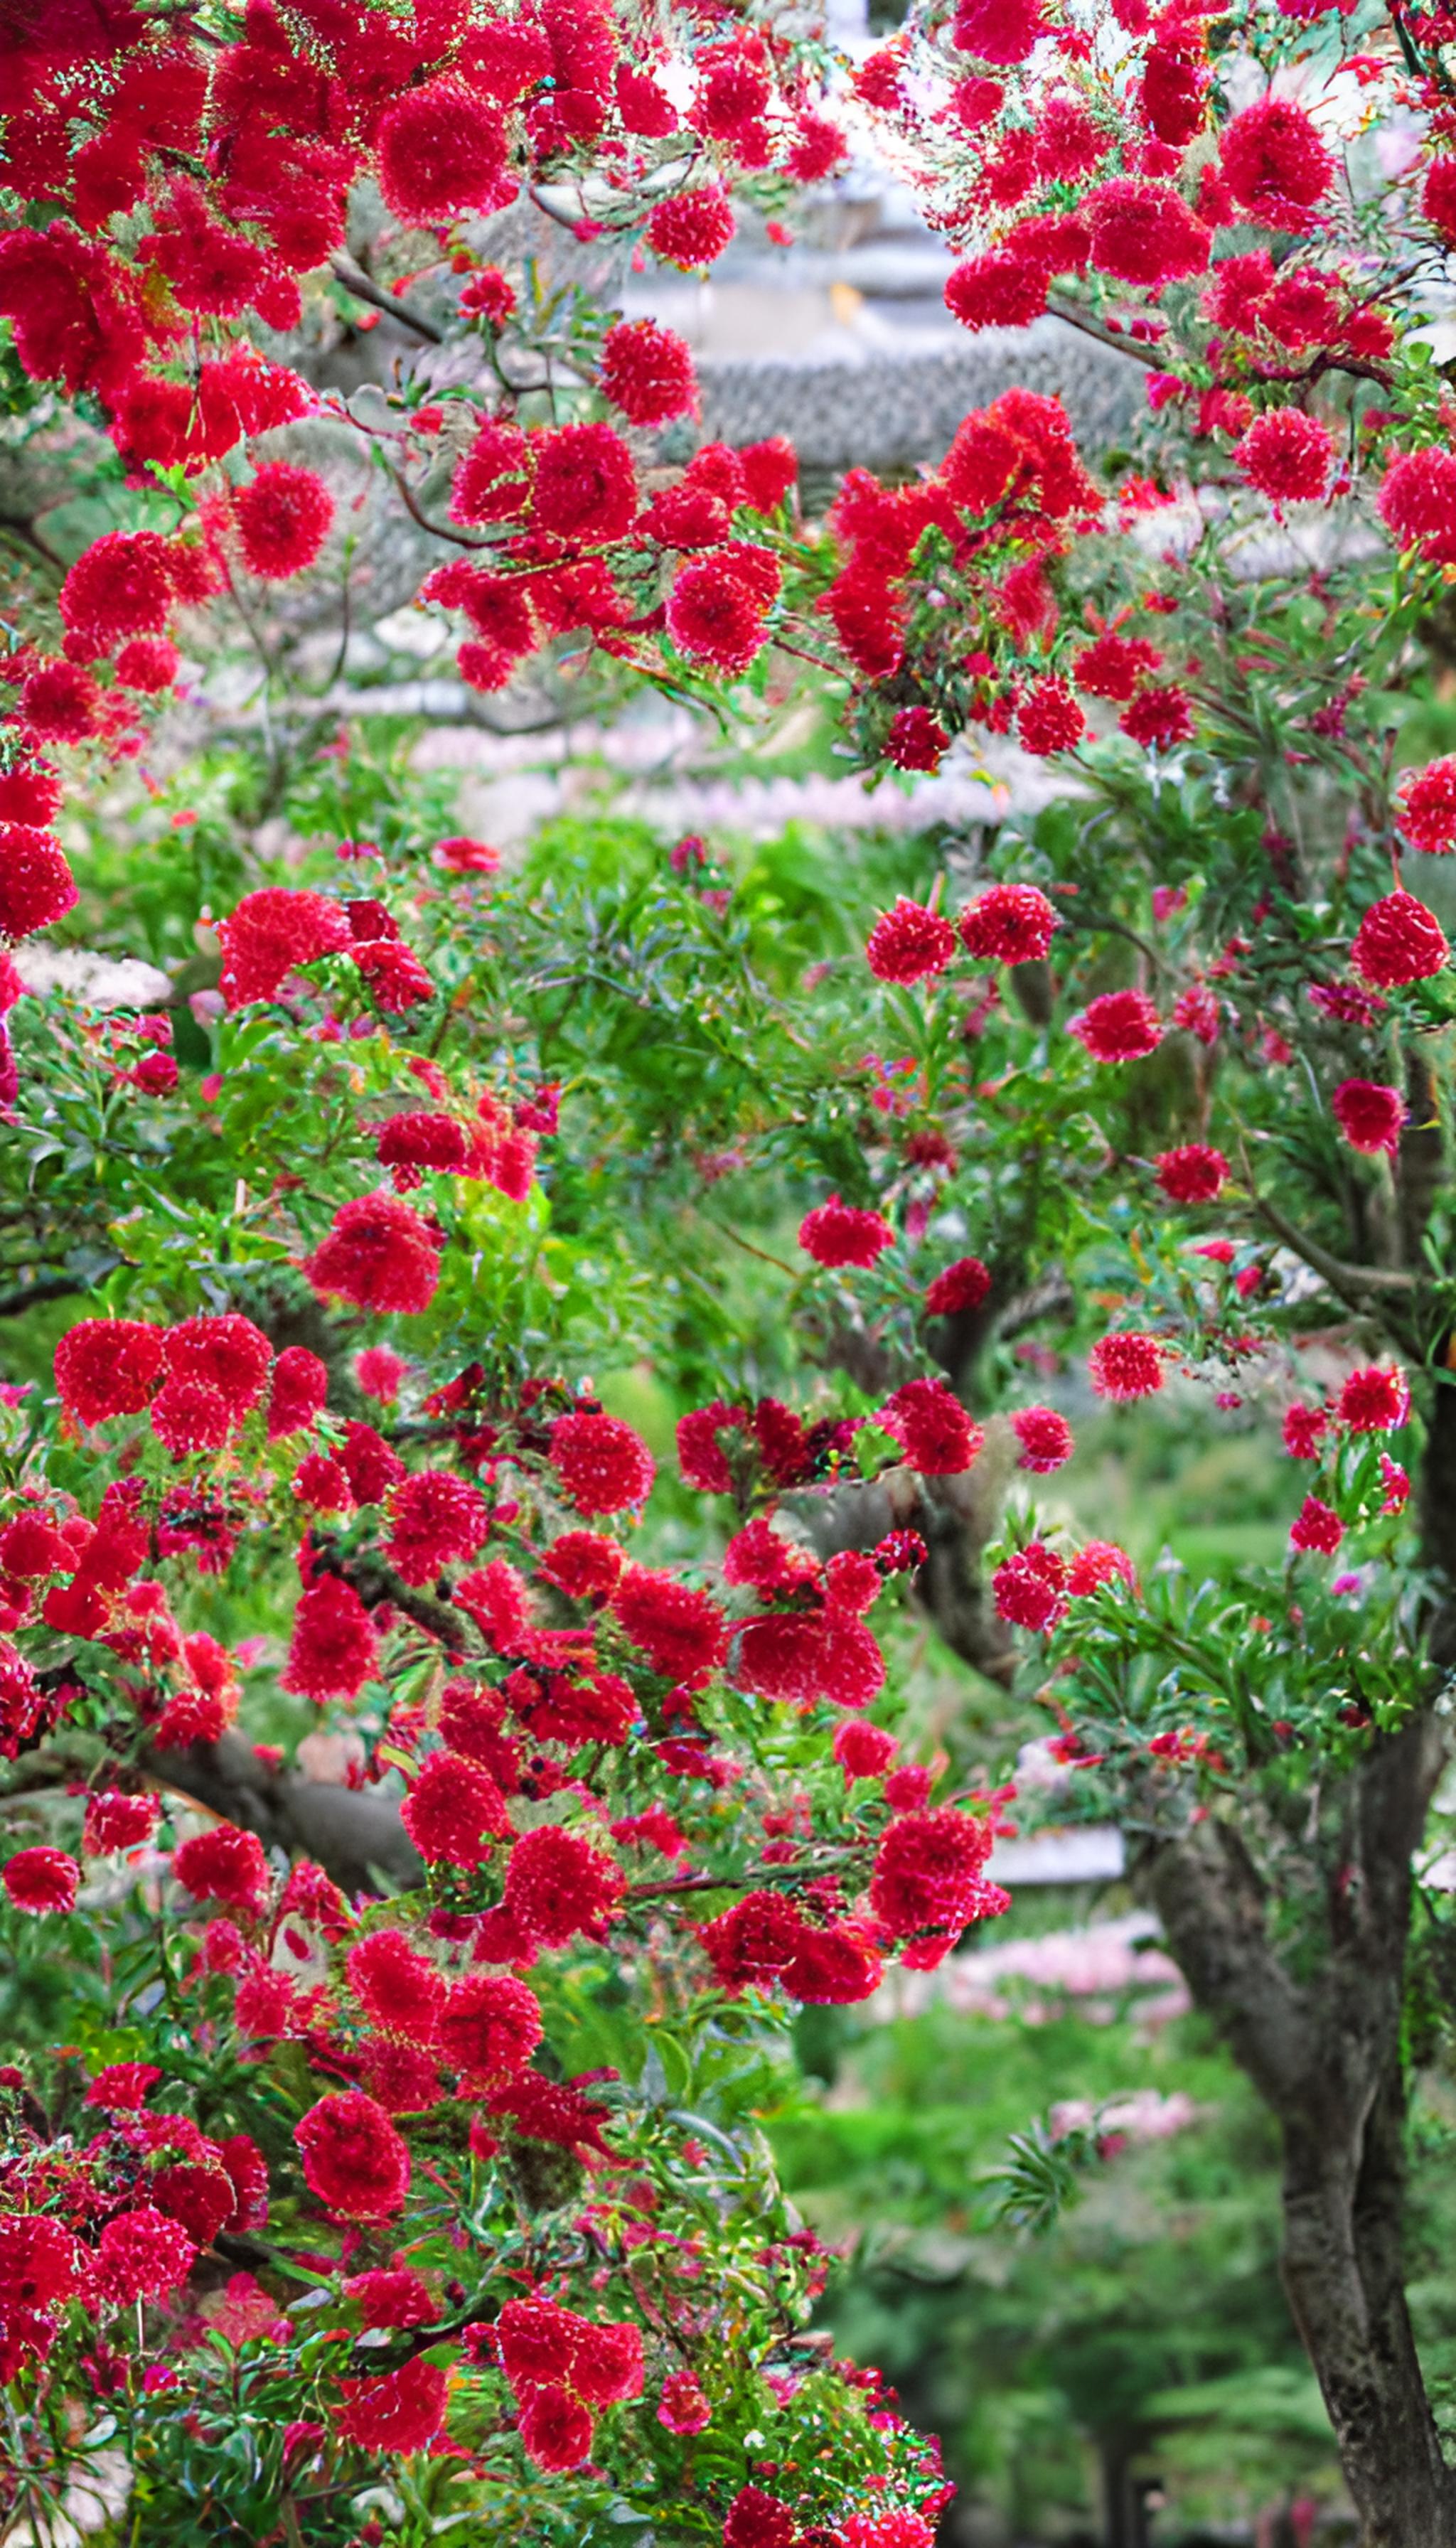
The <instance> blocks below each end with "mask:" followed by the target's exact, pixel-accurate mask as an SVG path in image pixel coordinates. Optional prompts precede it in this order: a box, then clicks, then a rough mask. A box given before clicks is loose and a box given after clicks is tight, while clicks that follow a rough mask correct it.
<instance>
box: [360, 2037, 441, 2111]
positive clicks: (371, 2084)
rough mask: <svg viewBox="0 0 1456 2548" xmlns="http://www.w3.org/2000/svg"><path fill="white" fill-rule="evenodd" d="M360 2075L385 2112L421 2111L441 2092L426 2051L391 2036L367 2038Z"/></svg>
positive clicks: (437, 2098)
mask: <svg viewBox="0 0 1456 2548" xmlns="http://www.w3.org/2000/svg"><path fill="white" fill-rule="evenodd" d="M364 2077H365V2081H366V2083H367V2085H368V2089H369V2093H370V2095H371V2096H372V2097H373V2098H375V2099H376V2101H377V2102H378V2103H379V2104H380V2105H381V2106H383V2108H384V2110H385V2113H386V2114H388V2115H415V2114H423V2113H424V2112H426V2111H427V2109H428V2108H429V2107H431V2106H438V2105H439V2104H440V2103H441V2101H442V2099H443V2097H444V2094H445V2089H444V2083H443V2081H442V2080H441V2077H440V2074H439V2071H438V2069H437V2068H436V2066H435V2063H434V2062H433V2060H432V2059H431V2057H430V2055H429V2054H428V2052H425V2051H422V2050H421V2048H420V2047H419V2046H418V2045H417V2044H402V2043H400V2042H398V2041H397V2040H396V2039H395V2038H393V2037H388V2036H374V2037H372V2038H371V2040H370V2042H369V2044H368V2045H367V2046H366V2047H365V2060H364Z"/></svg>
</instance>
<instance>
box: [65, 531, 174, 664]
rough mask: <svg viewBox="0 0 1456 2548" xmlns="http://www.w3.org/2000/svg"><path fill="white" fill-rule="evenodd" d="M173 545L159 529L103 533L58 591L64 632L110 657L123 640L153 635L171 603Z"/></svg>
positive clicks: (83, 554) (76, 563) (80, 557)
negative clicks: (82, 640)
mask: <svg viewBox="0 0 1456 2548" xmlns="http://www.w3.org/2000/svg"><path fill="white" fill-rule="evenodd" d="M171 562H172V543H171V541H170V540H167V539H163V537H162V535H161V533H160V532H159V531H108V532H106V534H105V535H104V537H102V538H101V539H99V540H93V541H92V543H91V546H90V547H89V548H88V549H83V550H82V552H81V554H80V556H79V557H78V558H77V560H76V562H75V565H74V566H73V567H72V568H71V569H70V572H69V573H68V575H67V576H66V579H65V582H64V584H63V585H62V586H61V588H60V595H59V609H60V615H61V618H62V619H63V620H64V621H65V624H66V627H67V629H68V630H72V631H74V632H76V633H77V634H78V635H80V636H82V637H84V639H85V640H86V641H87V643H88V646H89V649H90V651H91V652H92V653H93V654H97V655H112V654H115V652H116V649H117V647H118V646H119V645H120V644H121V642H122V639H123V638H124V637H149V636H154V635H155V634H156V633H157V631H158V630H159V629H163V628H165V626H166V624H167V621H168V619H169V618H170V616H171V613H172V611H173V609H174V607H175V605H176V600H177V593H176V588H175V587H174V585H173V582H172V576H171Z"/></svg>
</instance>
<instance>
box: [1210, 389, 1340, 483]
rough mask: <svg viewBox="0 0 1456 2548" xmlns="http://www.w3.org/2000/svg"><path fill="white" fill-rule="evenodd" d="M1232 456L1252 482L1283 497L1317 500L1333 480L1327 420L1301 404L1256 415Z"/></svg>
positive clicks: (1331, 445) (1332, 454) (1272, 409)
mask: <svg viewBox="0 0 1456 2548" xmlns="http://www.w3.org/2000/svg"><path fill="white" fill-rule="evenodd" d="M1233 457H1234V459H1235V460H1236V462H1237V463H1238V467H1239V470H1240V472H1241V474H1242V475H1243V477H1244V478H1246V479H1247V481H1248V484H1249V485H1250V487H1253V488H1256V489H1257V491H1258V493H1259V494H1260V495H1261V496H1268V497H1269V498H1270V499H1271V500H1272V501H1273V502H1275V503H1276V504H1278V503H1317V502H1319V500H1320V498H1321V497H1322V496H1323V495H1324V493H1325V491H1326V489H1327V487H1328V485H1329V472H1330V469H1331V466H1332V465H1333V461H1334V442H1333V439H1332V437H1331V435H1330V432H1329V428H1328V426H1327V425H1323V424H1321V423H1320V422H1319V417H1318V416H1314V415H1306V414H1305V413H1304V411H1303V409H1300V408H1297V407H1281V408H1271V409H1269V410H1268V411H1267V412H1266V413H1265V414H1263V415H1258V416H1255V418H1254V420H1253V423H1252V424H1251V425H1250V426H1249V429H1248V431H1247V433H1246V434H1245V435H1244V437H1243V440H1242V441H1241V442H1240V443H1238V444H1237V446H1236V447H1235V449H1234V453H1233Z"/></svg>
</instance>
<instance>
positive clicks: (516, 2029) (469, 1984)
mask: <svg viewBox="0 0 1456 2548" xmlns="http://www.w3.org/2000/svg"><path fill="white" fill-rule="evenodd" d="M541 2034H542V2028H541V2005H540V2002H539V2000H538V1999H537V1997H536V1994H535V1992H534V1991H532V1990H528V1989H527V1988H526V1985H525V1983H524V1982H519V1981H514V1980H512V1979H511V1977H510V1976H509V1975H508V1974H506V1973H468V1974H467V1975H466V1977H465V1979H464V1980H463V1981H459V1982H455V1983H454V1984H453V1985H452V1987H451V1990H450V1996H449V1998H448V1999H447V2000H446V2002H445V2009H444V2014H443V2016H442V2017H441V2019H440V2025H439V2037H438V2046H437V2049H438V2052H439V2057H440V2059H441V2060H442V2061H443V2062H445V2063H446V2064H447V2065H448V2066H449V2068H450V2069H452V2070H458V2071H459V2073H460V2077H461V2086H462V2089H463V2090H466V2091H469V2090H473V2089H477V2088H482V2087H489V2086H491V2085H492V2084H493V2083H495V2082H496V2081H498V2080H500V2079H506V2078H509V2077H510V2075H511V2073H512V2072H513V2071H516V2070H524V2068H525V2066H526V2064H527V2062H528V2061H529V2060H530V2057H531V2054H532V2053H533V2052H534V2051H535V2048H536V2047H537V2045H538V2044H539V2043H540V2041H541Z"/></svg>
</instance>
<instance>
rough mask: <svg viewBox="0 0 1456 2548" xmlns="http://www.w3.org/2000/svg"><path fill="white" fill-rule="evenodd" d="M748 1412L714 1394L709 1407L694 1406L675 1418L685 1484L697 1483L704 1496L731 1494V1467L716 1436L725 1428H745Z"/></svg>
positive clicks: (679, 1457) (681, 1469)
mask: <svg viewBox="0 0 1456 2548" xmlns="http://www.w3.org/2000/svg"><path fill="white" fill-rule="evenodd" d="M749 1421H750V1418H749V1412H748V1410H747V1408H743V1407H725V1406H724V1404H723V1401H722V1400H721V1399H720V1398H715V1399H714V1400H713V1402H712V1404H711V1406H709V1407H694V1408H693V1409H692V1410H691V1411H690V1412H689V1413H688V1414H686V1415H682V1416H680V1417H679V1419H678V1467H679V1469H680V1471H681V1473H682V1477H683V1484H684V1485H685V1486H689V1487H696V1488H697V1489H698V1491H699V1493H700V1494H702V1495H705V1496H731V1495H732V1493H733V1471H732V1469H731V1468H730V1466H729V1464H728V1456H727V1453H726V1452H725V1451H724V1449H723V1447H722V1445H721V1443H720V1442H719V1440H718V1436H719V1434H720V1433H722V1432H726V1431H735V1432H736V1431H739V1430H743V1429H746V1428H747V1426H748V1424H749Z"/></svg>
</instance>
